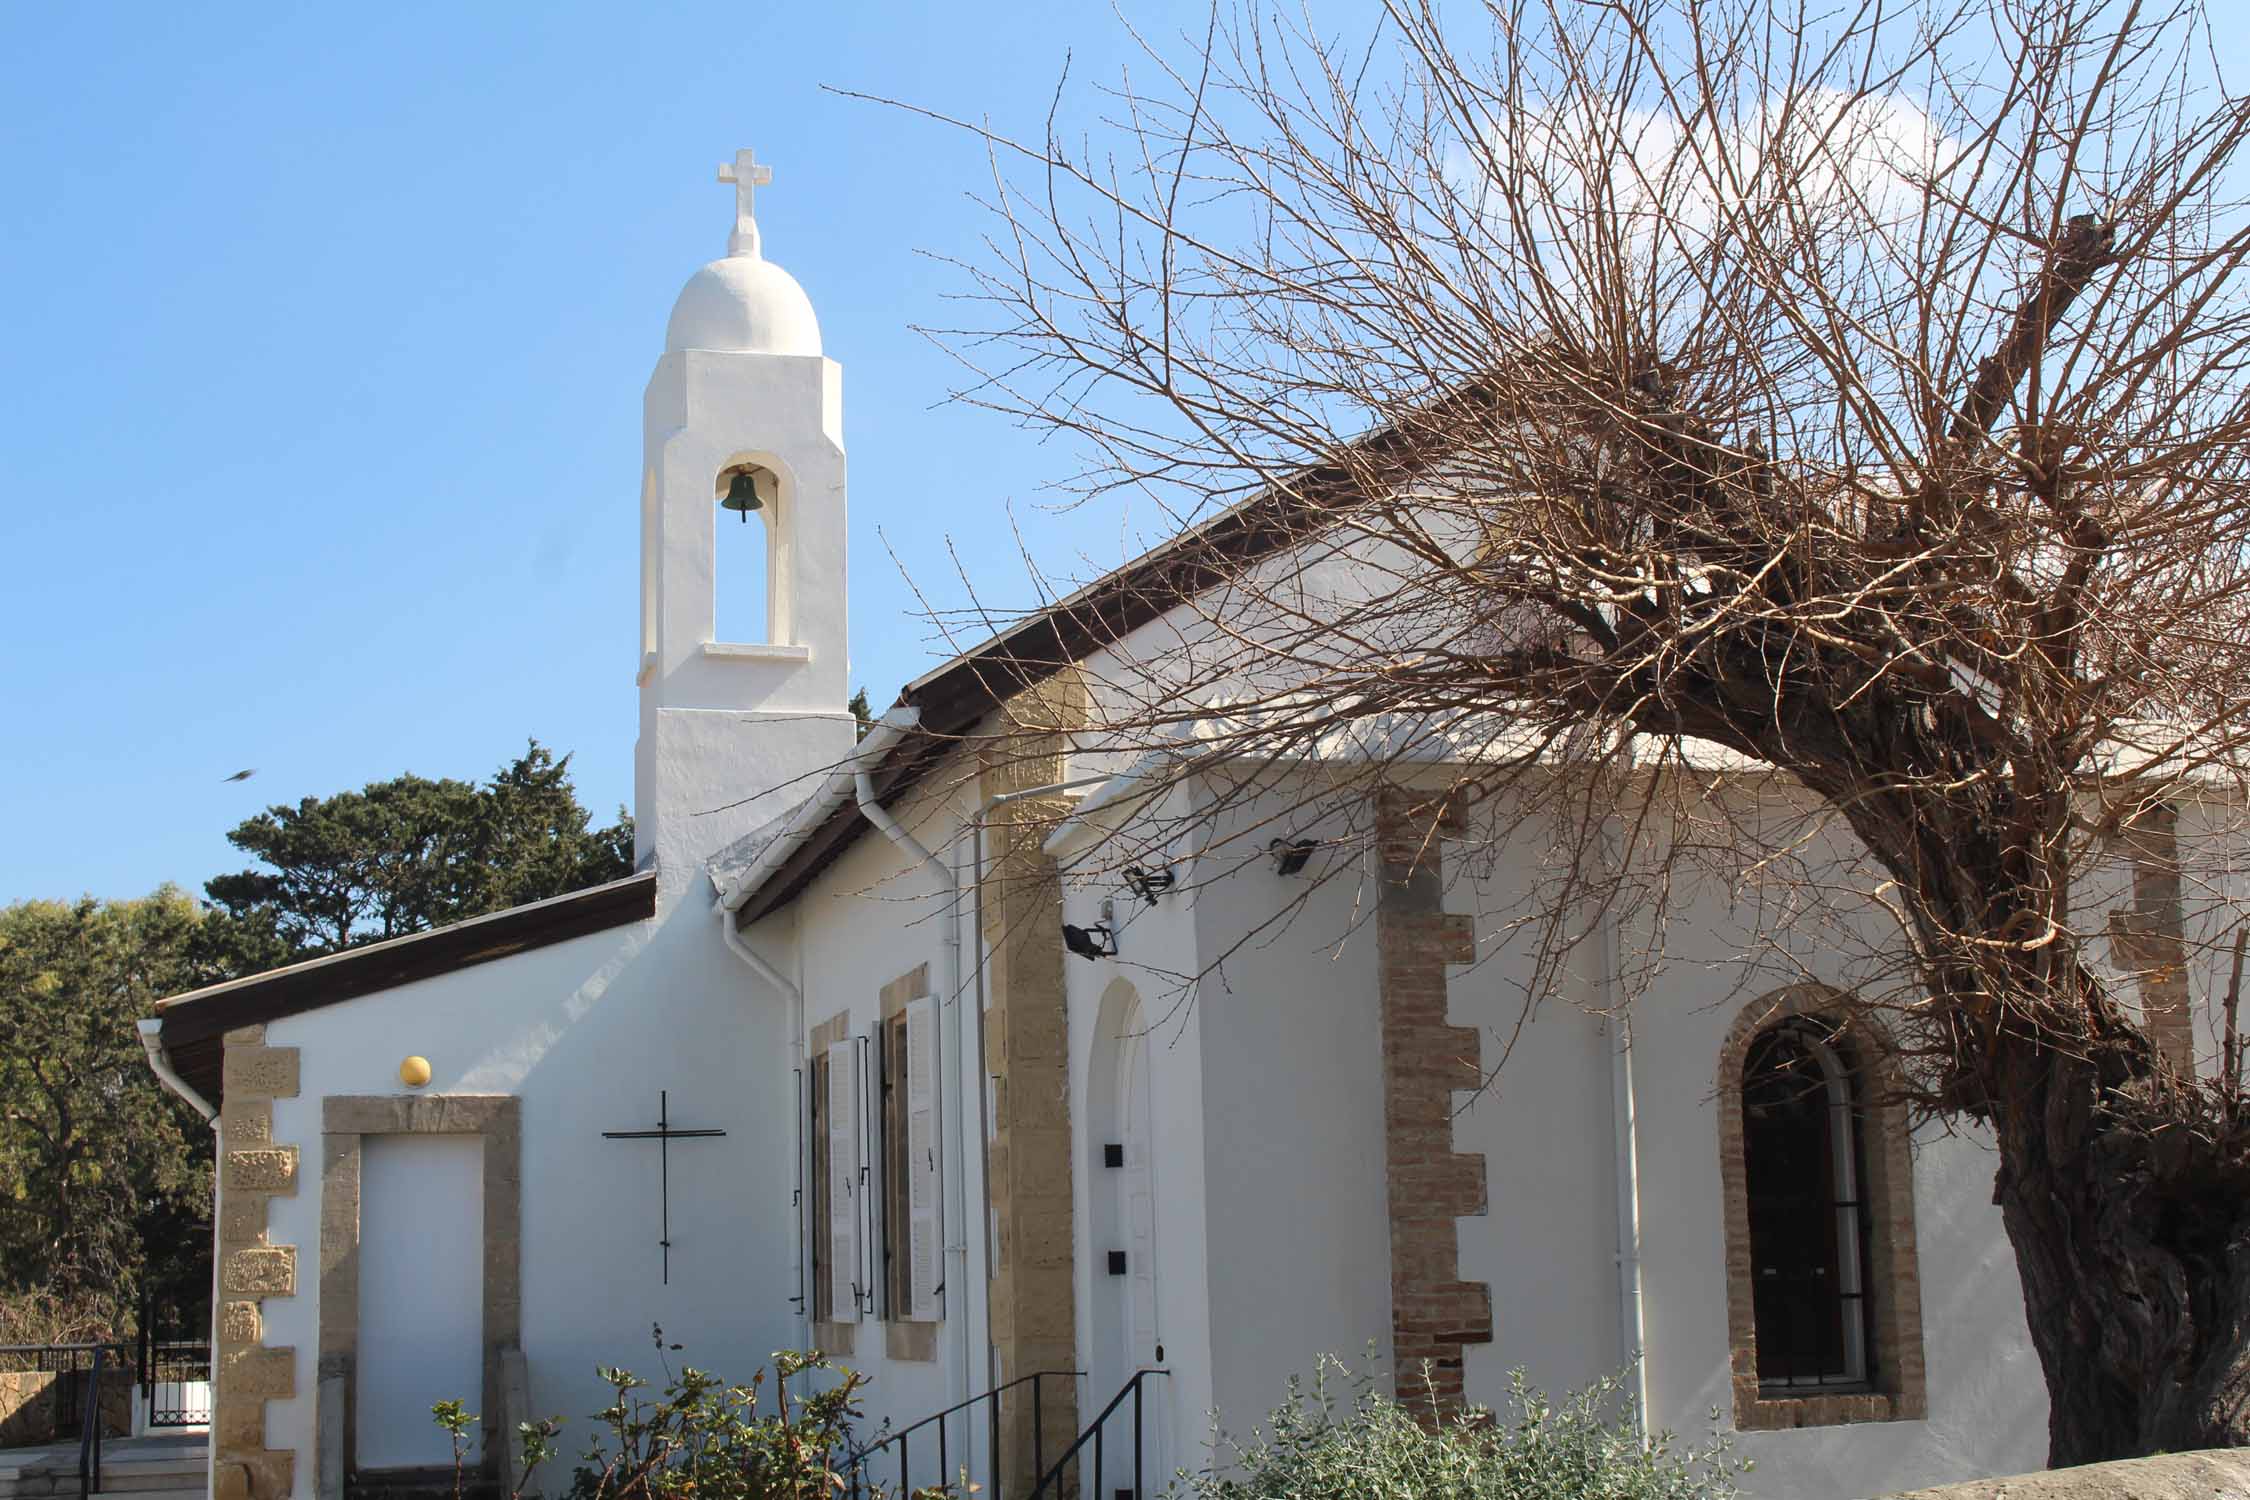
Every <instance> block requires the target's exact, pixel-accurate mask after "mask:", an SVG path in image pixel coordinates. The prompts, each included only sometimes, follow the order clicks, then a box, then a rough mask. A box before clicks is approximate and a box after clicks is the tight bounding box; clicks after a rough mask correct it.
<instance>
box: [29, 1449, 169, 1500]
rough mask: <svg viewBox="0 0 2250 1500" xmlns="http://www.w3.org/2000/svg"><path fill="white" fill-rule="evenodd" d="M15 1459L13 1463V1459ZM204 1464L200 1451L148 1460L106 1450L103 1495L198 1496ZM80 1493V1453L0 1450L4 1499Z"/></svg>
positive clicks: (153, 1499)
mask: <svg viewBox="0 0 2250 1500" xmlns="http://www.w3.org/2000/svg"><path fill="white" fill-rule="evenodd" d="M12 1457H14V1458H15V1461H14V1462H10V1459H11V1458H12ZM204 1483H205V1465H204V1461H203V1455H202V1454H200V1453H192V1452H191V1453H167V1454H164V1455H162V1456H153V1457H148V1458H137V1457H128V1456H123V1455H116V1456H113V1455H110V1454H104V1455H103V1456H102V1488H101V1492H102V1493H103V1494H105V1495H132V1496H134V1497H135V1500H158V1497H168V1496H175V1495H183V1494H192V1495H200V1494H202V1493H203V1486H204ZM77 1494H78V1455H77V1454H76V1452H72V1453H70V1454H68V1455H67V1456H66V1455H62V1454H57V1453H55V1452H54V1451H53V1450H51V1449H50V1450H47V1451H46V1452H36V1451H35V1452H31V1453H26V1454H24V1455H22V1456H20V1457H16V1456H14V1455H10V1454H6V1453H0V1500H46V1497H48V1496H69V1497H73V1500H75V1497H76V1496H77Z"/></svg>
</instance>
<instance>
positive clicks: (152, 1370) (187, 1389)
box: [134, 1338, 211, 1431]
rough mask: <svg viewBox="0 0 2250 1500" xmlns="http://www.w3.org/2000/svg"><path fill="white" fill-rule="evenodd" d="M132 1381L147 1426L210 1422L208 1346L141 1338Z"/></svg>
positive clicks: (182, 1341) (184, 1425)
mask: <svg viewBox="0 0 2250 1500" xmlns="http://www.w3.org/2000/svg"><path fill="white" fill-rule="evenodd" d="M134 1352H135V1356H136V1359H135V1364H136V1368H135V1370H134V1380H135V1382H136V1383H137V1384H138V1385H139V1386H140V1388H141V1400H142V1403H143V1405H144V1407H145V1409H146V1410H147V1412H148V1425H149V1427H150V1429H151V1430H152V1431H153V1430H156V1429H159V1428H167V1427H201V1426H205V1425H207V1424H208V1423H209V1422H210V1420H211V1346H210V1345H209V1344H207V1343H203V1342H200V1341H198V1340H194V1339H166V1340H163V1341H161V1342H160V1341H158V1340H155V1339H146V1338H144V1339H142V1340H141V1342H140V1346H139V1347H138V1348H137V1349H136V1350H135V1351H134Z"/></svg>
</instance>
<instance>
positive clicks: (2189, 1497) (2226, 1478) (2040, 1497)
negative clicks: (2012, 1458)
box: [1889, 1448, 2250, 1500]
mask: <svg viewBox="0 0 2250 1500" xmlns="http://www.w3.org/2000/svg"><path fill="white" fill-rule="evenodd" d="M2241 1495H2250V1450H2243V1449H2234V1448H2219V1449H2212V1450H2208V1451H2206V1452H2202V1453H2165V1454H2160V1455H2158V1456H2157V1457H2155V1458H2130V1459H2126V1460H2124V1461H2122V1462H2119V1463H2110V1464H2088V1465H2086V1466H2085V1467H2084V1468H2079V1469H2050V1470H2048V1471H2047V1472H2045V1473H2043V1474H2016V1475H2011V1476H2010V1477H2008V1478H2005V1479H1972V1480H1969V1481H1968V1482H1967V1483H1965V1484H1941V1485H1936V1486H1934V1487H1932V1488H1930V1489H1926V1490H1909V1491H1907V1492H1906V1493H1905V1494H1903V1495H1897V1496H1892V1497H1889V1500H2003V1497H2005V1500H2218V1497H2223V1496H2241Z"/></svg>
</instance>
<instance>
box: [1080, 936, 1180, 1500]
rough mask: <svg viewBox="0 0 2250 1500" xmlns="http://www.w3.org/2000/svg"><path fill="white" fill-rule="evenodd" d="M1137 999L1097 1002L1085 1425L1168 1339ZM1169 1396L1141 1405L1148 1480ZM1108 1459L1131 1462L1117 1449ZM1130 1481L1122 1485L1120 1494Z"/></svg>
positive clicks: (1120, 1434) (1118, 1420)
mask: <svg viewBox="0 0 2250 1500" xmlns="http://www.w3.org/2000/svg"><path fill="white" fill-rule="evenodd" d="M1146 1025H1147V1022H1146V1017H1145V1014H1144V1012H1143V1010H1142V1007H1141V997H1140V993H1139V991H1137V990H1135V989H1134V988H1133V986H1132V984H1131V983H1130V982H1129V981H1126V980H1123V979H1119V980H1115V981H1113V982H1112V983H1111V984H1110V986H1109V988H1108V989H1107V990H1105V991H1103V993H1102V1000H1101V1007H1100V1011H1099V1014H1098V1016H1097V1019H1096V1022H1095V1031H1094V1044H1093V1056H1092V1057H1091V1059H1090V1062H1091V1067H1090V1069H1089V1074H1088V1083H1089V1086H1090V1095H1091V1097H1090V1098H1089V1100H1088V1103H1089V1105H1090V1106H1091V1108H1090V1109H1089V1111H1088V1120H1089V1123H1090V1124H1091V1125H1092V1127H1093V1129H1092V1131H1091V1132H1090V1135H1091V1139H1090V1145H1091V1150H1090V1152H1089V1155H1090V1156H1091V1157H1092V1160H1091V1161H1090V1162H1089V1163H1088V1172H1089V1175H1090V1179H1091V1191H1090V1192H1089V1193H1088V1195H1087V1199H1088V1208H1089V1210H1090V1214H1089V1217H1090V1219H1091V1221H1092V1222H1091V1225H1090V1227H1091V1229H1092V1231H1093V1234H1092V1239H1093V1244H1092V1246H1091V1249H1092V1252H1093V1253H1092V1257H1091V1258H1092V1272H1093V1275H1092V1283H1093V1285H1092V1294H1091V1296H1090V1298H1089V1299H1088V1300H1089V1304H1090V1310H1091V1312H1092V1315H1093V1316H1092V1318H1091V1319H1090V1322H1091V1323H1092V1329H1091V1331H1092V1334H1093V1347H1092V1348H1091V1349H1089V1350H1088V1351H1087V1363H1086V1374H1087V1389H1086V1396H1085V1399H1086V1401H1087V1402H1089V1403H1090V1405H1089V1406H1088V1407H1087V1408H1086V1410H1087V1413H1088V1415H1089V1416H1090V1415H1091V1414H1092V1413H1093V1412H1096V1411H1099V1410H1100V1409H1101V1408H1102V1407H1103V1406H1104V1405H1106V1404H1107V1403H1108V1401H1109V1399H1110V1398H1111V1397H1112V1396H1114V1395H1116V1394H1117V1392H1118V1391H1119V1390H1121V1389H1122V1388H1123V1387H1124V1385H1125V1382H1126V1381H1128V1380H1129V1379H1131V1378H1132V1375H1133V1372H1134V1371H1136V1370H1142V1369H1149V1368H1155V1367H1160V1366H1161V1365H1162V1364H1163V1352H1164V1329H1163V1319H1162V1315H1161V1312H1160V1305H1159V1303H1158V1300H1157V1286H1158V1283H1157V1274H1158V1271H1159V1269H1160V1267H1159V1259H1158V1252H1157V1234H1156V1231H1157V1183H1156V1179H1157V1170H1158V1163H1157V1161H1156V1156H1155V1151H1154V1135H1153V1130H1152V1124H1153V1111H1152V1107H1151V1087H1150V1083H1151V1080H1150V1076H1149V1073H1150V1061H1151V1058H1150V1051H1149V1045H1148V1036H1147V1034H1146ZM1168 1394H1169V1393H1168V1392H1166V1391H1165V1390H1164V1389H1163V1388H1162V1384H1161V1383H1158V1384H1156V1385H1152V1386H1149V1387H1148V1388H1146V1389H1144V1391H1143V1392H1142V1395H1143V1397H1144V1401H1143V1412H1144V1427H1143V1439H1144V1444H1145V1447H1144V1456H1145V1459H1146V1460H1147V1465H1148V1466H1147V1467H1146V1468H1145V1469H1144V1473H1145V1474H1146V1475H1147V1476H1148V1477H1150V1478H1154V1477H1155V1476H1158V1475H1161V1474H1163V1473H1166V1472H1168V1470H1166V1469H1164V1468H1163V1467H1161V1464H1162V1459H1161V1457H1160V1455H1162V1454H1163V1453H1164V1452H1165V1446H1164V1443H1163V1434H1162V1428H1161V1424H1160V1423H1158V1422H1157V1421H1156V1420H1155V1416H1156V1414H1157V1413H1158V1412H1160V1411H1161V1410H1162V1409H1163V1408H1164V1406H1165V1404H1166V1402H1165V1398H1166V1396H1167V1395H1168ZM1131 1420H1132V1414H1131V1411H1130V1409H1129V1404H1128V1407H1127V1408H1126V1409H1121V1410H1120V1411H1119V1413H1118V1414H1117V1416H1115V1417H1113V1418H1112V1419H1111V1422H1112V1424H1113V1426H1112V1430H1111V1431H1110V1432H1109V1433H1108V1434H1107V1436H1108V1438H1110V1439H1112V1440H1114V1441H1116V1442H1119V1443H1127V1442H1129V1441H1130V1437H1131V1432H1130V1427H1129V1425H1128V1424H1129V1423H1130V1422H1131ZM1110 1451H1111V1452H1113V1453H1116V1452H1129V1451H1131V1450H1130V1448H1115V1447H1113V1448H1112V1449H1111V1450H1110ZM1126 1482H1128V1481H1125V1480H1122V1479H1121V1480H1120V1481H1119V1484H1123V1483H1126Z"/></svg>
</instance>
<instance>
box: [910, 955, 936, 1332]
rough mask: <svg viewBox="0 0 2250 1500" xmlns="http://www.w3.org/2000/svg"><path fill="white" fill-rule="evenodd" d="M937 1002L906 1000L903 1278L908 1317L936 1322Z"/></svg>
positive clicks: (923, 1321)
mask: <svg viewBox="0 0 2250 1500" xmlns="http://www.w3.org/2000/svg"><path fill="white" fill-rule="evenodd" d="M937 1108H938V1027H937V1002H936V1001H935V1000H932V999H930V998H929V997H928V996H924V997H923V998H922V999H919V1000H909V1001H907V1002H906V1182H907V1218H908V1226H907V1276H908V1282H907V1285H908V1288H909V1291H910V1316H911V1317H912V1318H913V1319H914V1321H916V1322H922V1323H928V1322H935V1321H936V1320H937V1319H938V1318H939V1317H940V1316H942V1314H941V1313H940V1311H939V1307H938V1283H939V1282H940V1281H942V1280H943V1279H944V1275H945V1272H944V1261H943V1256H944V1253H945V1244H944V1223H943V1220H942V1219H941V1217H940V1215H939V1212H938V1186H939V1180H938V1113H937Z"/></svg>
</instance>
